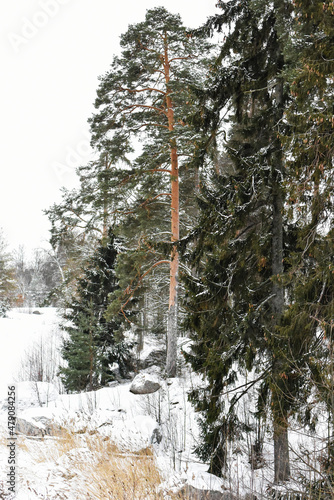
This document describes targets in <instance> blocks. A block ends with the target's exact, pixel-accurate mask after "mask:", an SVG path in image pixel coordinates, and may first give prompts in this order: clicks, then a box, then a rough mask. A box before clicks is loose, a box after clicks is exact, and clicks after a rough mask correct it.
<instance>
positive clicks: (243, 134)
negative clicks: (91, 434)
mask: <svg viewBox="0 0 334 500" xmlns="http://www.w3.org/2000/svg"><path fill="white" fill-rule="evenodd" d="M217 7H218V10H217V14H216V15H215V16H212V17H210V18H208V19H207V20H205V19H203V24H202V25H201V26H199V27H198V28H197V29H195V30H189V29H187V27H185V26H184V25H183V23H182V20H181V18H180V16H179V15H176V14H171V13H170V12H168V11H167V10H166V9H165V8H164V7H157V8H154V9H151V10H148V11H147V13H146V17H145V19H143V20H142V21H141V22H139V23H137V24H133V25H130V26H129V27H128V30H127V31H126V32H125V33H124V34H123V35H122V36H121V37H120V51H119V54H118V55H117V56H114V57H113V58H112V60H111V61H110V67H109V68H106V72H105V73H104V74H103V75H101V76H100V77H99V86H98V88H97V91H96V100H95V112H94V114H93V115H92V116H91V117H88V122H89V124H90V132H91V145H92V147H93V149H94V159H92V160H91V161H89V162H88V163H87V164H83V165H81V166H80V167H79V168H78V169H77V177H78V187H77V188H75V189H71V190H69V189H66V188H63V189H62V198H61V201H60V202H59V203H54V204H53V205H51V206H49V207H45V216H46V217H48V219H49V222H50V247H49V250H36V251H35V253H34V255H33V257H31V258H27V257H26V256H25V254H24V249H23V248H22V247H21V248H20V249H18V250H17V251H16V252H14V253H9V252H8V251H7V250H6V241H5V237H4V236H3V235H1V237H0V315H2V316H3V317H5V316H6V314H7V313H8V311H10V309H11V308H20V307H25V308H31V309H32V310H33V309H34V308H41V307H46V306H52V307H57V308H58V315H59V317H60V322H61V345H60V357H61V362H60V363H58V365H57V366H56V367H55V370H56V371H57V377H58V378H59V384H60V385H61V387H62V391H63V392H64V393H66V394H72V395H73V394H78V393H81V392H82V393H86V392H90V391H97V390H100V389H101V388H106V387H111V386H112V385H113V384H114V383H116V382H118V383H120V384H122V383H124V382H126V381H129V380H131V379H133V377H134V376H135V375H137V374H138V373H139V372H140V370H141V368H143V363H142V362H141V358H142V357H143V355H142V353H143V352H144V351H145V345H146V343H147V342H153V341H154V343H155V345H156V346H158V347H157V348H156V350H155V351H154V353H155V358H154V363H153V362H152V364H155V365H158V366H159V367H160V370H161V372H160V377H161V378H163V379H164V380H166V381H167V382H168V381H169V380H172V379H176V378H177V377H181V378H182V376H184V375H183V374H184V373H185V372H186V373H188V374H192V376H193V377H194V381H196V382H194V383H192V384H190V385H189V387H188V388H187V394H186V398H187V399H188V402H189V405H190V406H191V407H192V409H193V410H192V411H193V412H194V419H196V421H197V423H198V426H199V434H198V440H196V442H195V444H194V446H193V449H192V452H193V453H194V456H196V457H197V460H198V461H199V462H201V463H202V464H205V466H206V470H207V472H209V473H210V474H211V475H213V476H217V478H220V480H221V481H222V482H223V483H222V484H227V483H224V481H226V478H230V477H231V475H233V470H232V464H234V463H235V460H239V459H240V460H241V461H242V460H244V462H245V463H246V464H247V466H245V470H246V468H248V469H249V471H251V472H250V474H253V475H254V474H255V473H257V472H258V471H264V470H267V471H269V472H268V475H267V476H266V478H267V479H266V481H262V483H261V488H260V487H258V486H256V487H255V486H254V489H253V490H252V492H251V493H247V491H248V490H247V489H243V490H242V491H240V492H239V491H238V494H237V491H236V490H235V489H233V490H230V489H229V488H228V486H226V491H225V493H221V496H219V497H218V496H212V497H210V496H209V493H208V492H207V496H205V497H204V496H202V497H200V496H191V495H190V493H189V492H188V495H189V496H186V494H184V496H179V497H175V498H224V499H226V500H227V499H231V500H232V499H233V500H235V499H238V498H241V499H244V500H246V499H249V500H251V499H252V500H260V499H266V498H268V499H270V498H273V499H274V498H275V499H296V500H297V499H299V500H307V499H309V500H316V499H317V500H325V499H330V498H334V378H333V377H334V375H333V373H334V339H333V326H334V323H333V320H334V315H333V313H334V240H333V237H334V233H333V231H334V230H333V218H334V197H333V193H334V176H333V168H334V167H333V155H334V136H333V132H334V2H332V1H331V0H324V1H319V0H314V1H311V0H273V1H270V2H268V1H266V2H264V1H263V0H242V1H240V0H229V1H222V0H219V1H218V4H217ZM57 359H58V358H57ZM36 380H38V381H39V382H44V381H45V379H43V376H42V375H40V377H39V378H38V377H37V379H36ZM47 382H49V380H47ZM300 436H302V437H303V439H304V438H305V439H304V441H303V444H302V445H299V444H298V443H299V437H300ZM268 450H269V451H268ZM269 455H270V457H271V458H270V459H269ZM238 457H239V458H238ZM269 462H270V463H269ZM252 477H253V476H252ZM261 477H262V476H261ZM268 477H269V479H268ZM229 484H230V483H229ZM256 484H257V485H258V484H260V480H258V482H257V483H256ZM257 487H258V490H257V489H256V488H257ZM249 491H250V490H249ZM263 491H264V492H263ZM228 492H229V493H228ZM228 494H229V495H230V496H227V495H228ZM224 495H225V496H224ZM235 495H238V496H235ZM247 495H248V496H247ZM36 498H37V497H36ZM62 498H63V497H62ZM64 498H65V497H64ZM66 498H67V497H66ZM85 498H86V497H85ZM87 498H97V497H94V496H87ZM101 498H102V497H101ZM106 498H114V497H112V496H110V497H106ZM115 498H123V497H121V496H119V497H115ZM124 498H125V497H124ZM128 498H130V497H128ZM131 498H137V497H135V496H134V497H131ZM138 498H139V497H138ZM140 498H144V497H140ZM147 498H151V497H149V496H147ZM152 498H153V497H152ZM154 498H172V497H171V496H170V497H167V496H166V497H159V496H156V497H154ZM173 498H174V497H173Z"/></svg>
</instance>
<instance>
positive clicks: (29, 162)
mask: <svg viewBox="0 0 334 500" xmlns="http://www.w3.org/2000/svg"><path fill="white" fill-rule="evenodd" d="M215 4H216V0H127V1H122V0H118V1H113V0H15V1H13V2H2V5H1V21H2V23H1V24H2V26H1V49H0V50H1V53H0V56H1V70H2V71H1V74H2V77H1V91H0V99H1V131H0V132H1V139H0V159H1V176H0V227H2V228H3V229H4V232H5V236H6V238H7V241H8V243H9V245H10V248H11V249H13V248H17V247H18V245H19V244H23V245H24V246H25V247H26V249H27V250H31V249H32V248H36V247H40V246H44V247H45V246H47V240H48V238H49V233H48V229H49V224H48V220H47V217H46V216H44V215H43V214H42V210H43V209H46V208H48V207H49V206H51V205H52V204H53V203H54V202H56V201H59V200H60V187H61V186H66V187H68V188H71V187H73V186H74V183H75V174H74V170H75V167H76V166H78V165H79V164H82V163H85V162H86V161H88V160H89V134H88V125H87V119H88V118H89V116H91V114H92V112H93V102H94V100H95V93H96V88H97V85H98V80H97V77H98V76H99V75H101V74H103V73H104V72H105V71H106V70H107V69H108V67H109V65H110V63H111V60H112V56H113V54H115V53H117V52H118V50H119V36H120V34H121V33H124V32H125V31H126V30H127V27H128V25H129V24H133V23H136V22H141V21H142V20H143V19H144V17H145V12H146V10H147V9H149V8H152V7H156V6H160V5H163V6H164V7H166V8H167V9H168V10H169V11H171V12H173V13H180V14H181V17H182V19H183V22H184V24H185V25H186V26H189V27H197V26H199V25H201V24H202V23H204V22H205V20H206V18H207V17H208V16H209V15H210V14H213V13H214V12H216V8H215Z"/></svg>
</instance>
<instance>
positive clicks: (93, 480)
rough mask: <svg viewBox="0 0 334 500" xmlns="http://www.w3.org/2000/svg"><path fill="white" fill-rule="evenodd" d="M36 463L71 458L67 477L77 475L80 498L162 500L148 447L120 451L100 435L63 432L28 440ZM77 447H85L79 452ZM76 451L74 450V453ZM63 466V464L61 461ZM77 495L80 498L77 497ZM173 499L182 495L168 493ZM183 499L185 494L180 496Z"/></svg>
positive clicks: (158, 480) (152, 458) (159, 482)
mask: <svg viewBox="0 0 334 500" xmlns="http://www.w3.org/2000/svg"><path fill="white" fill-rule="evenodd" d="M27 444H28V448H29V450H30V452H32V453H33V456H34V458H35V460H36V462H53V463H54V462H57V461H58V460H59V459H60V460H62V459H61V457H63V458H64V457H65V460H66V457H69V458H70V466H69V467H67V468H68V474H67V475H66V478H67V480H71V479H72V478H74V477H75V476H77V475H80V478H81V481H80V483H81V484H82V491H81V492H78V491H77V493H79V494H81V498H85V499H87V500H88V499H92V500H162V499H163V498H165V497H164V496H163V494H162V493H161V491H160V490H159V485H160V484H161V481H162V480H161V477H160V474H159V471H158V469H157V467H156V464H155V459H154V455H153V452H152V449H151V448H147V449H143V450H141V451H139V452H138V453H133V452H130V451H129V452H122V451H120V450H119V449H118V448H117V447H116V446H115V444H114V443H113V442H112V441H111V440H110V439H109V438H108V437H103V436H101V435H99V434H92V435H89V434H88V433H85V434H77V433H74V432H70V431H64V432H63V433H62V435H61V436H59V437H57V438H53V439H50V438H45V439H43V440H41V441H34V442H28V443H27ZM79 450H86V451H87V454H86V455H85V453H82V454H80V452H79ZM76 452H77V453H76ZM63 466H64V464H63ZM78 498H79V497H78ZM169 498H171V499H173V500H176V499H180V498H181V497H180V496H178V495H170V496H169ZM182 498H184V496H182Z"/></svg>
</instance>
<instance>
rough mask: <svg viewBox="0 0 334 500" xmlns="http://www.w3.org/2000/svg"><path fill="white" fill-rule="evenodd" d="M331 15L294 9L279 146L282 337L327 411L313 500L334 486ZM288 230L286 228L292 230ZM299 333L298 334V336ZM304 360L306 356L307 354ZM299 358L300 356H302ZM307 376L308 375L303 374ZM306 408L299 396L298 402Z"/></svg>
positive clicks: (308, 413)
mask: <svg viewBox="0 0 334 500" xmlns="http://www.w3.org/2000/svg"><path fill="white" fill-rule="evenodd" d="M333 16H334V10H333V4H332V3H331V2H320V1H315V2H298V3H295V4H294V17H293V20H294V22H293V25H292V31H291V38H290V43H289V45H288V46H287V49H286V50H287V52H289V57H290V58H291V61H292V63H291V65H290V69H289V71H287V72H286V76H287V79H288V81H289V83H290V87H291V96H290V102H289V105H288V107H287V110H286V113H285V122H286V127H285V129H284V131H282V133H281V135H280V138H281V140H282V143H283V145H284V148H285V151H286V152H285V154H286V157H287V158H288V161H287V162H286V163H287V183H286V186H287V202H288V214H289V218H290V221H291V222H293V224H294V226H295V233H296V248H295V251H294V252H292V253H291V254H290V257H289V264H290V270H289V273H288V274H287V275H286V278H285V279H286V283H287V284H288V285H289V286H290V296H289V302H290V305H289V308H288V310H287V311H286V313H285V315H284V321H283V325H282V331H283V332H284V334H285V336H288V337H290V338H292V336H293V335H294V338H295V343H300V344H301V345H304V346H305V350H306V349H308V351H309V352H310V353H311V355H310V356H307V357H306V358H307V360H306V361H307V364H306V363H305V361H304V366H301V365H302V364H303V363H301V359H303V358H302V357H301V356H297V355H295V356H294V359H293V360H292V361H291V364H293V366H294V369H295V371H298V372H300V373H303V376H304V379H305V384H304V386H305V388H308V390H309V392H311V391H312V392H313V394H314V391H316V393H317V394H318V397H319V399H320V401H322V402H323V403H324V404H325V405H326V407H327V411H328V419H329V428H330V429H331V431H330V432H329V438H328V443H327V450H328V454H327V460H326V466H325V467H324V471H325V472H324V474H323V480H320V481H319V482H318V483H316V484H315V485H314V492H313V494H314V496H316V497H317V498H327V495H329V494H330V491H331V488H332V486H331V485H333V471H334V466H333V441H334V439H333V435H334V432H333V421H334V420H333V417H334V413H333V411H334V408H333V400H332V394H333V385H332V382H331V376H330V375H329V373H331V371H332V366H333V332H332V327H333V319H332V318H333V311H334V288H333V285H334V281H333V272H332V269H333V265H334V263H333V229H332V227H333V214H334V206H333V201H334V200H333V188H334V185H333V106H334V98H333V78H334V49H333V36H334V22H333V21H334V17H333ZM291 222H290V223H291ZM296 333H297V334H296ZM306 352H307V351H306ZM304 358H305V355H304ZM307 368H308V369H307ZM301 399H302V400H303V401H305V394H304V396H303V398H301ZM310 401H312V400H310V399H309V400H306V403H304V421H305V422H306V421H316V420H317V412H318V411H319V408H318V409H317V408H316V407H314V405H312V404H310Z"/></svg>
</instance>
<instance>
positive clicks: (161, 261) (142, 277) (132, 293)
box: [120, 260, 171, 321]
mask: <svg viewBox="0 0 334 500" xmlns="http://www.w3.org/2000/svg"><path fill="white" fill-rule="evenodd" d="M160 264H171V261H170V260H159V261H158V262H155V264H153V265H152V266H151V267H150V268H149V269H148V270H147V271H145V273H144V274H143V275H142V276H140V277H139V278H138V283H137V285H136V286H135V288H134V289H133V290H132V291H131V293H130V289H129V287H127V289H126V290H125V294H128V293H130V296H129V298H128V299H127V301H126V302H125V303H124V304H122V306H121V309H120V310H121V312H122V314H123V316H124V317H125V319H126V320H127V321H129V319H128V318H127V317H126V315H125V312H124V307H125V306H126V305H127V304H128V303H129V301H130V300H131V299H132V297H133V295H134V293H135V292H136V290H138V288H139V286H140V284H141V282H142V281H143V279H144V278H145V276H147V275H148V274H149V273H150V272H151V271H152V269H154V268H155V267H157V266H159V265H160Z"/></svg>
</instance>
